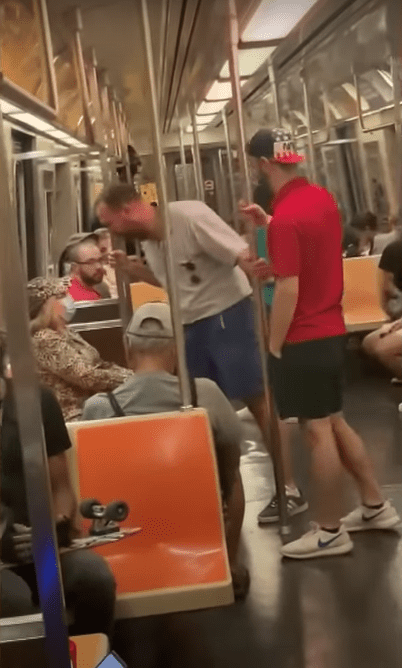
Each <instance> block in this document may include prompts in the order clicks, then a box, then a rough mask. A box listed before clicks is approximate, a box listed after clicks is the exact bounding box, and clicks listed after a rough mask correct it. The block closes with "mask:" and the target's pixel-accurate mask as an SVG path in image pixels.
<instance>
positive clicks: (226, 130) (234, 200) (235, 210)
mask: <svg viewBox="0 0 402 668" xmlns="http://www.w3.org/2000/svg"><path fill="white" fill-rule="evenodd" d="M222 121H223V130H224V133H225V143H226V155H227V161H228V172H229V188H230V199H231V202H232V215H233V221H234V225H235V230H236V232H239V231H240V220H239V209H238V204H237V198H236V185H235V179H234V169H233V153H232V145H231V142H230V133H229V124H228V119H227V116H226V111H225V110H224V109H222Z"/></svg>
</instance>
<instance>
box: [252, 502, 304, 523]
mask: <svg viewBox="0 0 402 668" xmlns="http://www.w3.org/2000/svg"><path fill="white" fill-rule="evenodd" d="M306 510H308V503H307V501H306V503H303V505H302V506H298V507H297V508H294V509H293V510H291V511H290V513H288V517H295V515H300V513H305V512H306ZM278 522H279V516H278V515H277V516H276V517H260V516H258V524H277V523H278Z"/></svg>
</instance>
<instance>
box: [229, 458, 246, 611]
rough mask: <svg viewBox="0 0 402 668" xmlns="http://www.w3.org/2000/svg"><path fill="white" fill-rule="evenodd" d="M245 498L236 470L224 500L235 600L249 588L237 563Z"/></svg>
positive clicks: (243, 567)
mask: <svg viewBox="0 0 402 668" xmlns="http://www.w3.org/2000/svg"><path fill="white" fill-rule="evenodd" d="M244 510H245V498H244V488H243V482H242V479H241V475H240V471H239V470H237V472H236V476H235V480H234V483H233V485H232V489H231V492H230V494H229V496H228V498H227V499H226V521H225V529H226V545H227V550H228V558H229V564H230V570H231V572H232V579H233V588H234V592H235V597H236V598H237V599H240V598H244V597H245V596H246V595H247V592H248V590H249V586H250V575H249V572H248V570H247V568H246V567H245V566H243V565H242V564H240V563H239V545H240V537H241V529H242V525H243V519H244Z"/></svg>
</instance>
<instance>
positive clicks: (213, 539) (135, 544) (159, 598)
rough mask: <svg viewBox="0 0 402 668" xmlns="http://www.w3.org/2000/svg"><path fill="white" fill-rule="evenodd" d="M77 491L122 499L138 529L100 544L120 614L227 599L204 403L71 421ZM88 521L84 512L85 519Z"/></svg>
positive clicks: (127, 524)
mask: <svg viewBox="0 0 402 668" xmlns="http://www.w3.org/2000/svg"><path fill="white" fill-rule="evenodd" d="M68 427H69V432H70V437H71V440H72V443H73V450H72V456H71V457H70V464H71V465H72V467H73V471H72V474H73V479H74V481H75V485H76V487H77V494H78V497H79V498H81V499H84V498H97V499H99V500H100V501H101V502H102V503H105V504H106V503H109V502H111V501H113V500H118V499H119V500H124V501H126V502H127V503H128V505H129V506H130V514H129V516H128V518H127V520H125V521H124V522H122V524H121V526H122V527H127V528H129V527H142V531H141V532H140V533H139V534H137V535H134V536H130V537H129V538H125V539H124V540H121V541H119V542H116V543H111V544H109V545H104V546H102V547H99V548H96V551H97V552H99V554H101V555H103V556H104V557H105V558H106V559H107V561H108V563H109V565H110V567H111V569H112V571H113V573H114V576H115V578H116V582H117V608H116V615H117V617H118V618H128V617H138V616H146V615H153V614H162V613H170V612H178V611H182V610H196V609H201V608H209V607H213V606H222V605H228V604H231V603H232V602H233V600H234V599H233V588H232V581H231V574H230V568H229V562H228V558H227V551H226V541H225V531H224V524H223V516H222V507H221V494H220V485H219V478H218V470H217V464H216V457H215V449H214V446H213V437H212V432H211V428H210V425H209V420H208V416H207V414H206V412H205V411H204V410H203V409H194V410H192V411H188V412H177V413H176V412H175V413H159V414H153V415H145V416H135V417H128V418H113V419H110V420H99V421H93V422H80V423H79V422H77V423H70V424H69V425H68ZM84 523H86V520H84Z"/></svg>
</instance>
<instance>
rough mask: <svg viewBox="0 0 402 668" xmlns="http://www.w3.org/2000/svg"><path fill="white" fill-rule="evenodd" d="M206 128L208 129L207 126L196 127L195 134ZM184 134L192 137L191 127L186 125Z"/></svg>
mask: <svg viewBox="0 0 402 668" xmlns="http://www.w3.org/2000/svg"><path fill="white" fill-rule="evenodd" d="M207 127H208V126H207V125H197V132H202V131H203V130H205V128H207ZM186 132H187V134H189V135H192V134H193V126H192V125H188V126H187V127H186Z"/></svg>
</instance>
